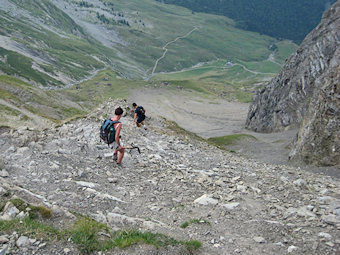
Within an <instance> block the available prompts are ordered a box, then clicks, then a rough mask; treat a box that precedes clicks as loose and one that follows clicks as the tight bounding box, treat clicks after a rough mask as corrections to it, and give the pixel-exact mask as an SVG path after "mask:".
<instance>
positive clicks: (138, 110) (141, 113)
mask: <svg viewBox="0 0 340 255" xmlns="http://www.w3.org/2000/svg"><path fill="white" fill-rule="evenodd" d="M132 107H133V109H134V110H135V115H134V116H133V121H134V122H135V123H136V126H137V127H140V126H141V125H143V127H144V129H145V130H147V127H146V126H145V123H144V120H145V109H144V108H143V106H138V105H137V104H136V103H133V104H132Z"/></svg>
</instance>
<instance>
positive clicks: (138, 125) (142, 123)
mask: <svg viewBox="0 0 340 255" xmlns="http://www.w3.org/2000/svg"><path fill="white" fill-rule="evenodd" d="M136 125H137V127H140V126H142V125H143V127H144V129H145V130H147V128H146V126H145V123H144V121H142V122H139V123H138V122H136Z"/></svg>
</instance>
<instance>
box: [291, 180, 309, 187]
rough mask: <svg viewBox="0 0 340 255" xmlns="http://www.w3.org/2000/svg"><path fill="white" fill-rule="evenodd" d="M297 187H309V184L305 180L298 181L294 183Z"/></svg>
mask: <svg viewBox="0 0 340 255" xmlns="http://www.w3.org/2000/svg"><path fill="white" fill-rule="evenodd" d="M293 183H294V184H295V185H296V186H299V187H304V186H306V185H307V182H306V181H305V180H304V179H298V180H296V181H294V182H293Z"/></svg>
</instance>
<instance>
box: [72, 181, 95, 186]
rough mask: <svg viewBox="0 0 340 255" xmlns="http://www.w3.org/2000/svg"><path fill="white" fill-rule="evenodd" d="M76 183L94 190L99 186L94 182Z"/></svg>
mask: <svg viewBox="0 0 340 255" xmlns="http://www.w3.org/2000/svg"><path fill="white" fill-rule="evenodd" d="M76 183H77V184H78V185H80V186H83V187H87V188H94V187H96V186H97V184H95V183H93V182H84V181H76Z"/></svg>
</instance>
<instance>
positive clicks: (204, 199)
mask: <svg viewBox="0 0 340 255" xmlns="http://www.w3.org/2000/svg"><path fill="white" fill-rule="evenodd" d="M194 203H196V204H200V205H209V204H211V205H217V204H218V200H217V199H214V198H212V195H208V194H204V195H203V196H201V197H199V198H197V199H195V201H194Z"/></svg>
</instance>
